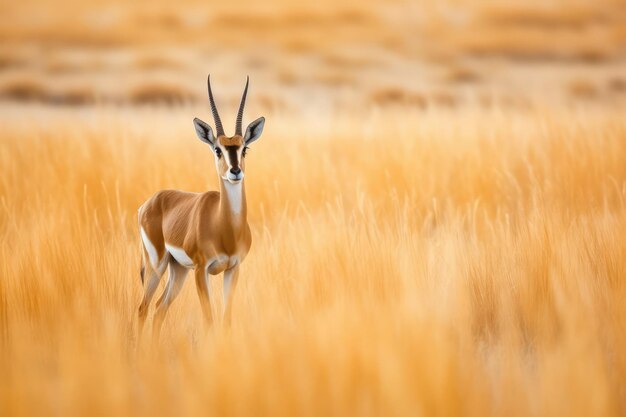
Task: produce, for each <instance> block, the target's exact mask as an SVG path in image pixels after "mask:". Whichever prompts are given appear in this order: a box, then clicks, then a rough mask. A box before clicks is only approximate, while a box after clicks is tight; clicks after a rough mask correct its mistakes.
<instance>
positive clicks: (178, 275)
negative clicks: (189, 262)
mask: <svg viewBox="0 0 626 417" xmlns="http://www.w3.org/2000/svg"><path fill="white" fill-rule="evenodd" d="M169 266H170V273H169V277H168V280H167V286H166V287H165V290H164V291H163V295H161V297H160V298H159V300H158V301H157V307H156V312H155V313H154V319H153V322H152V339H153V341H154V342H155V343H156V342H158V341H159V334H160V333H161V326H162V325H163V320H164V319H165V315H166V314H167V310H168V308H169V307H170V305H171V304H172V302H173V301H174V299H175V298H176V296H177V295H178V294H179V293H180V290H181V288H183V283H184V282H185V278H186V277H187V268H185V267H184V266H182V265H181V264H179V263H178V262H176V261H175V260H174V259H170V261H169Z"/></svg>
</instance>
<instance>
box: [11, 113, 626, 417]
mask: <svg viewBox="0 0 626 417" xmlns="http://www.w3.org/2000/svg"><path fill="white" fill-rule="evenodd" d="M623 114H624V113H623V109H621V110H620V109H607V108H602V109H598V108H585V109H575V108H570V109H566V108H561V109H559V110H555V109H550V108H541V107H538V106H531V107H529V108H528V109H527V110H519V109H517V110H514V111H513V110H498V109H493V110H485V109H478V108H473V107H463V108H459V109H444V108H441V109H436V108H430V109H426V110H423V111H417V110H416V111H408V110H403V111H398V112H389V113H387V112H381V111H377V112H372V113H371V114H367V115H365V116H362V117H357V116H346V115H344V116H342V117H341V118H335V117H330V116H329V117H324V116H319V117H318V118H316V119H310V120H309V119H307V118H306V117H304V116H300V117H285V116H281V115H280V114H276V115H272V114H269V115H266V116H268V117H267V118H268V123H267V128H266V132H265V133H264V137H263V138H262V140H261V141H260V142H258V144H256V145H255V146H254V148H253V149H252V151H251V152H250V155H249V159H248V168H247V176H246V187H247V193H248V201H249V213H250V214H249V222H250V224H251V227H252V230H253V247H252V251H251V254H250V256H249V257H248V259H247V260H246V262H245V264H244V265H243V271H242V275H241V281H240V286H239V288H238V292H237V294H236V296H235V305H234V311H233V319H234V324H233V326H232V328H230V329H224V328H222V327H221V326H220V325H219V324H218V325H217V326H215V327H214V328H213V329H212V330H211V331H210V332H209V333H208V334H206V335H204V333H203V332H202V325H201V324H202V323H201V316H200V307H199V303H198V300H197V297H196V294H195V290H194V288H193V285H194V284H193V280H188V282H187V283H186V285H185V287H184V288H183V291H182V294H181V296H180V297H179V298H178V299H176V301H175V302H174V304H173V306H172V308H171V309H170V312H169V315H168V317H167V319H166V321H165V325H164V332H163V335H162V340H161V344H160V345H159V346H158V347H156V348H155V349H154V350H151V349H148V348H147V347H146V346H140V347H139V349H137V341H136V337H135V329H136V309H137V307H138V304H139V300H140V295H141V284H140V280H139V240H138V233H137V230H136V209H137V207H138V206H139V205H140V204H141V202H143V201H144V200H145V199H146V198H147V197H149V196H150V195H151V194H152V193H153V192H155V191H156V190H158V189H161V188H180V189H185V190H192V191H202V190H207V189H215V188H216V179H215V173H214V168H213V165H212V162H211V157H210V155H209V151H208V149H206V147H204V145H203V144H201V143H200V142H199V141H198V140H197V139H196V138H195V136H194V132H193V128H192V123H191V120H192V118H193V116H196V115H203V116H205V117H208V116H207V114H206V110H204V111H201V110H199V109H191V108H182V109H174V110H158V109H143V110H133V111H132V112H129V111H125V110H123V109H122V110H115V109H101V108H85V109H73V110H71V111H69V110H62V109H56V110H55V109H51V108H45V107H33V106H31V107H28V108H24V107H20V106H15V105H14V106H10V107H8V106H5V107H3V108H2V111H1V112H0V118H1V119H0V124H1V125H2V131H1V132H0V143H1V147H0V375H1V377H0V415H3V416H26V415H28V416H31V415H102V416H105V415H106V416H110V415H132V416H142V415H146V416H159V415H189V416H195V415H219V416H229V415H232V416H237V415H241V416H244V415H245V416H251V415H254V416H262V415H268V416H280V415H300V416H330V415H343V416H345V415H360V416H361V415H362V416H368V415H381V416H395V415H397V416H400V415H424V416H432V415H475V416H484V415H506V416H514V415H520V416H528V415H568V416H575V415H580V416H590V415H620V414H622V415H623V413H624V412H625V411H626V397H625V395H626V394H625V391H624V381H625V380H626V285H625V281H624V273H625V271H626V211H625V209H626V205H625V199H626V122H625V121H624V118H623ZM250 117H252V116H250ZM213 287H214V292H213V293H214V294H215V296H214V307H215V308H216V309H219V307H220V305H221V297H220V296H218V295H220V292H219V290H220V288H221V279H217V278H215V279H214V280H213Z"/></svg>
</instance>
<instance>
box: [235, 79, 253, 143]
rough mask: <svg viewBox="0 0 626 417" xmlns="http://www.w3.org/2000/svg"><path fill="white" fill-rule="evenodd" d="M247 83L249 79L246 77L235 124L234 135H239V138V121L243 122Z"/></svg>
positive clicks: (240, 134)
mask: <svg viewBox="0 0 626 417" xmlns="http://www.w3.org/2000/svg"><path fill="white" fill-rule="evenodd" d="M248 83H250V77H246V88H244V89H243V95H242V96H241V103H240V104H239V112H238V113H237V123H236V124H235V135H239V136H242V133H241V121H242V120H243V108H244V107H245V106H246V96H247V95H248Z"/></svg>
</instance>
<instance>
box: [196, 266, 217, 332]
mask: <svg viewBox="0 0 626 417" xmlns="http://www.w3.org/2000/svg"><path fill="white" fill-rule="evenodd" d="M195 274H196V290H197V291H198V298H199V299H200V306H201V307H202V315H203V316H204V328H205V329H207V330H208V329H209V328H210V327H211V324H213V314H212V312H211V284H210V283H209V272H208V271H207V269H206V268H203V267H201V266H198V267H197V268H196V271H195Z"/></svg>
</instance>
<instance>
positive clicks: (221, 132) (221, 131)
mask: <svg viewBox="0 0 626 417" xmlns="http://www.w3.org/2000/svg"><path fill="white" fill-rule="evenodd" d="M206 82H207V85H208V86H209V103H211V112H212V113H213V120H215V130H216V132H217V136H224V128H223V127H222V121H221V120H220V115H219V113H218V112H217V107H216V106H215V100H213V92H212V91H211V74H209V76H208V78H207V81H206Z"/></svg>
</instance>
